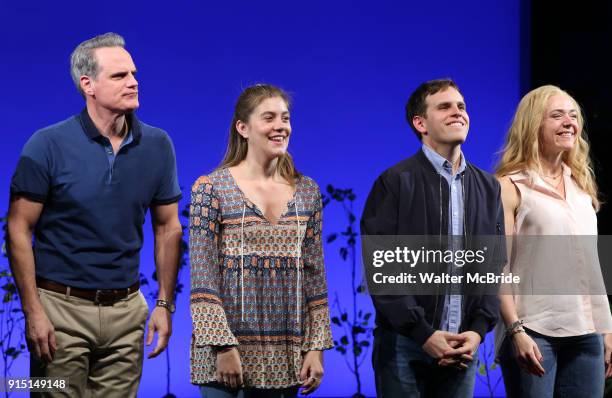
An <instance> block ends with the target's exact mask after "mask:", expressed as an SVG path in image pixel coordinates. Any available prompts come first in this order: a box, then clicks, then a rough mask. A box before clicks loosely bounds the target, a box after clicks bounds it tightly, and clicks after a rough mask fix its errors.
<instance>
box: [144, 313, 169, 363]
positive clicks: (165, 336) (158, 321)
mask: <svg viewBox="0 0 612 398" xmlns="http://www.w3.org/2000/svg"><path fill="white" fill-rule="evenodd" d="M155 332H157V344H156V345H155V348H154V349H153V351H151V352H150V353H149V355H148V356H147V357H148V358H155V357H156V356H158V355H159V354H161V353H162V352H163V351H164V350H165V349H166V347H167V346H168V340H169V339H170V335H171V334H172V317H171V314H170V311H168V310H167V309H166V308H164V307H157V306H156V307H155V308H153V312H151V319H149V327H148V329H147V345H151V343H153V335H154V334H155Z"/></svg>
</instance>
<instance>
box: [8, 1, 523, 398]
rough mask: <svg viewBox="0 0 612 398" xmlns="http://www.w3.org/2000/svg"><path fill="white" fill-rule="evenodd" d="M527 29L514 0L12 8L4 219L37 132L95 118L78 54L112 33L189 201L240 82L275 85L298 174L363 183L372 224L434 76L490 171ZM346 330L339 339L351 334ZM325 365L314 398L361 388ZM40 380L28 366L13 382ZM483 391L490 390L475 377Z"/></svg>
mask: <svg viewBox="0 0 612 398" xmlns="http://www.w3.org/2000/svg"><path fill="white" fill-rule="evenodd" d="M519 22H520V21H519V2H517V1H496V2H482V1H467V2H462V3H461V4H458V3H456V2H454V1H447V0H442V1H436V2H424V1H419V2H416V1H379V2H371V1H368V2H365V1H347V0H339V1H327V2H318V1H314V2H313V1H309V2H297V3H291V2H251V1H248V2H247V1H230V2H195V1H179V2H172V3H171V2H164V3H161V4H156V3H154V2H142V3H138V2H116V3H115V2H98V3H91V2H77V1H63V2H39V3H38V4H35V3H34V2H9V1H2V2H0V37H1V38H2V39H0V53H1V54H2V55H1V62H0V82H1V84H0V87H3V89H2V96H0V120H2V123H3V125H2V127H1V129H2V152H1V154H2V156H1V158H0V211H5V210H6V209H7V208H8V193H9V181H10V178H11V175H12V173H13V170H14V167H15V165H16V162H17V158H18V156H19V153H20V151H21V148H22V146H23V144H24V143H25V142H26V140H27V139H28V137H29V136H30V135H31V134H32V133H33V132H34V131H36V130H37V129H39V128H42V127H44V126H47V125H49V124H52V123H55V122H57V121H60V120H63V119H65V118H67V117H68V116H70V115H72V114H74V113H76V112H79V111H80V110H81V109H82V107H83V100H82V98H81V97H80V95H79V94H78V93H77V91H76V89H75V88H74V86H73V83H72V81H71V79H70V75H69V55H70V53H71V51H72V50H73V49H74V47H75V46H76V45H77V44H78V43H79V42H81V41H82V40H85V39H87V38H90V37H92V36H94V35H96V34H100V33H104V32H107V31H115V32H118V33H120V34H122V35H124V37H125V39H126V41H127V47H128V50H129V51H130V52H131V54H132V56H133V58H134V61H135V63H136V66H137V67H138V69H139V72H138V80H139V83H140V99H141V108H140V110H139V111H138V115H139V117H140V118H141V119H142V120H143V121H145V122H147V123H149V124H152V125H155V126H159V127H161V128H163V129H165V130H167V131H168V132H169V134H170V136H171V137H172V139H173V140H174V144H175V147H176V154H177V159H178V171H179V177H180V183H181V185H182V187H183V193H184V199H183V200H182V202H181V207H183V206H185V205H186V204H187V203H188V201H189V189H190V186H191V184H192V183H193V182H194V181H195V179H196V178H197V177H198V176H200V175H202V174H207V173H209V172H210V171H211V170H212V169H213V168H214V167H215V166H216V165H217V164H218V162H219V161H220V159H221V157H222V155H223V154H224V151H225V145H226V139H227V130H228V126H229V122H230V118H231V114H232V109H233V105H234V101H235V99H236V98H237V96H238V94H239V93H240V91H241V89H242V88H243V87H246V86H248V85H250V84H253V83H257V82H269V83H273V84H276V85H279V86H281V87H283V88H285V89H286V90H288V91H290V92H291V93H292V95H293V100H294V107H293V109H292V124H293V135H292V138H291V144H290V151H291V153H292V154H293V156H294V157H295V161H296V164H297V166H298V168H299V169H300V170H301V171H302V172H303V173H305V174H307V175H309V176H311V177H313V178H314V179H315V180H316V181H317V182H318V183H319V184H320V185H321V186H322V187H323V188H325V186H326V185H327V184H333V185H335V186H338V187H342V188H353V189H354V191H355V193H356V194H357V200H356V202H355V206H356V209H355V210H356V213H357V214H358V215H360V213H361V209H362V207H363V203H364V200H365V197H366V195H367V193H368V191H369V189H370V187H371V184H372V182H373V181H374V179H375V178H376V177H377V176H378V174H379V173H380V172H381V171H383V170H384V169H385V168H387V167H389V166H390V165H392V164H394V163H396V162H398V161H399V160H401V159H403V158H405V157H407V156H410V155H411V154H413V153H414V152H415V151H416V150H417V149H418V148H419V143H418V141H417V139H416V138H415V136H414V134H413V133H412V132H411V130H410V129H409V127H408V125H407V123H406V121H405V120H404V104H405V102H406V100H407V98H408V96H409V94H410V92H411V91H412V90H414V89H415V88H416V86H417V85H418V84H419V83H420V82H421V81H424V80H429V79H433V78H439V77H446V76H448V77H452V78H453V79H455V80H456V81H457V82H458V84H459V85H460V87H461V89H462V91H463V93H464V95H465V97H466V101H467V105H468V111H469V114H470V117H471V122H472V127H471V129H470V134H469V137H468V143H467V144H466V145H465V147H464V150H465V153H466V155H467V158H468V159H469V160H471V161H472V162H474V163H475V164H477V165H478V166H480V167H483V168H485V169H488V170H491V168H492V165H493V162H494V154H495V152H496V151H497V150H498V149H499V148H500V145H501V142H502V137H503V134H504V131H505V130H506V128H507V127H508V125H509V122H510V118H511V115H512V112H513V110H514V107H515V106H516V104H517V102H518V98H519V87H520V82H519V70H520V68H519V63H520V57H519V54H520V48H519V36H520V32H519V29H520V28H519V26H520V24H519ZM150 161H151V162H155V159H151V160H150ZM142 166H143V167H147V165H146V164H143V165H142ZM118 205H120V204H118ZM324 217H325V218H324V228H325V231H324V232H325V233H330V232H332V231H338V230H340V229H343V228H344V227H345V221H344V218H343V215H342V212H341V209H340V208H339V207H338V206H337V205H336V206H334V205H330V206H329V207H328V208H327V209H326V211H325V216H324ZM150 228H151V227H150V225H146V226H145V230H146V237H145V239H146V243H145V246H144V247H143V251H142V256H141V259H142V271H143V272H144V273H145V274H147V275H150V274H151V272H152V270H153V258H152V253H153V247H152V235H151V232H150ZM325 250H326V253H325V254H326V266H327V275H328V279H329V294H330V301H333V300H334V297H335V295H336V294H337V295H338V297H339V298H340V301H341V303H342V306H343V307H344V308H346V309H349V305H350V297H349V295H348V294H349V292H350V288H349V285H348V282H347V281H348V276H349V268H348V264H347V263H345V262H343V261H342V260H341V258H340V257H339V255H338V253H337V252H338V244H337V243H332V244H328V245H326V247H325ZM181 282H182V283H183V284H185V286H186V287H187V289H186V291H185V292H184V293H183V294H181V295H180V296H179V298H178V305H177V308H178V309H177V313H176V314H175V316H174V334H173V336H172V339H171V344H170V358H171V375H170V379H171V391H172V392H174V393H175V394H176V395H177V396H179V397H195V396H197V395H198V391H197V390H196V388H195V387H194V386H192V385H190V384H189V344H190V336H191V323H190V318H189V310H188V309H189V305H188V286H189V272H188V269H186V270H184V272H183V273H182V275H181ZM360 305H361V306H362V307H363V308H364V310H367V311H371V303H370V299H369V298H368V297H360ZM334 312H335V310H334ZM334 334H335V338H339V337H340V336H341V330H339V329H338V328H336V329H335V330H334ZM148 351H149V349H147V352H148ZM325 365H326V366H325V372H326V373H325V378H324V381H323V384H322V386H321V388H320V389H319V390H318V391H317V392H316V394H315V395H316V396H349V395H351V394H352V393H354V392H355V388H356V386H355V383H354V378H353V376H352V375H351V373H350V371H349V369H348V368H347V365H346V364H345V361H344V358H343V357H342V356H341V355H340V354H339V353H337V352H335V351H330V352H327V353H326V358H325ZM27 373H28V371H27V359H26V358H23V359H21V360H20V361H18V363H17V364H16V365H15V366H14V367H13V369H12V374H13V375H14V376H25V375H27ZM494 377H498V373H495V374H494ZM362 381H363V391H364V393H365V394H366V395H368V396H374V395H375V392H374V382H373V373H372V369H371V365H370V354H369V353H368V357H367V359H366V360H365V362H364V364H363V371H362ZM165 386H166V359H165V357H164V356H161V357H159V358H157V359H152V360H149V359H145V361H144V369H143V377H142V383H141V387H140V396H142V397H160V396H162V395H163V394H164V393H165ZM497 391H498V394H501V391H502V389H501V385H500V387H499V388H498V390H497ZM476 395H488V390H487V389H486V388H485V387H484V385H482V384H480V383H477V394H476Z"/></svg>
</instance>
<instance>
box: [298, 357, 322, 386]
mask: <svg viewBox="0 0 612 398" xmlns="http://www.w3.org/2000/svg"><path fill="white" fill-rule="evenodd" d="M322 379H323V351H308V352H307V353H306V355H304V362H303V363H302V370H301V371H300V380H301V381H302V383H303V384H302V388H303V390H302V395H308V394H310V393H311V392H313V391H314V390H316V389H317V388H319V386H320V385H321V380H322Z"/></svg>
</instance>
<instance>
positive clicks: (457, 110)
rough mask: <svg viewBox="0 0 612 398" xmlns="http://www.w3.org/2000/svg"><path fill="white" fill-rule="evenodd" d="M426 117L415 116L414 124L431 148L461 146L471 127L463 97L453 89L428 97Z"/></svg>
mask: <svg viewBox="0 0 612 398" xmlns="http://www.w3.org/2000/svg"><path fill="white" fill-rule="evenodd" d="M425 103H426V110H425V115H416V116H414V118H413V120H412V122H413V125H414V127H415V129H417V130H418V132H419V133H420V134H421V137H422V140H423V143H424V144H426V145H428V146H429V147H431V148H434V149H435V148H437V147H438V146H440V145H460V144H463V143H464V142H465V139H466V138H467V133H468V130H469V127H470V118H469V116H468V114H467V110H466V107H465V102H464V100H463V96H462V95H461V94H460V93H459V91H457V90H456V89H455V88H453V87H448V88H447V89H445V90H443V91H438V92H437V93H435V94H431V95H428V96H427V97H426V99H425Z"/></svg>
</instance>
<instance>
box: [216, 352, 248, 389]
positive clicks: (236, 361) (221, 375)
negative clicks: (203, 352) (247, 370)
mask: <svg viewBox="0 0 612 398" xmlns="http://www.w3.org/2000/svg"><path fill="white" fill-rule="evenodd" d="M216 377H217V381H218V382H219V383H221V384H225V385H227V386H229V387H231V388H238V387H242V386H243V385H244V379H243V377H242V363H241V362H240V354H239V353H238V349H237V348H236V347H231V348H229V349H225V350H221V351H219V352H217V372H216Z"/></svg>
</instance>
